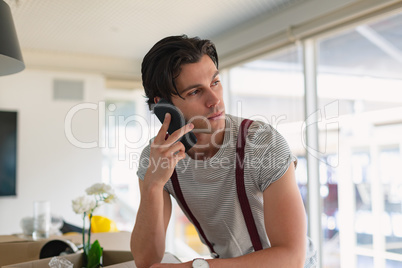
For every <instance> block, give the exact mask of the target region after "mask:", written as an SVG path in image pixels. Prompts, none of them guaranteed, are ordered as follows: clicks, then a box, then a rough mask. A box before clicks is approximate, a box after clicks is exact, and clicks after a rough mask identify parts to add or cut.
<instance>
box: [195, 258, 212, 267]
mask: <svg viewBox="0 0 402 268" xmlns="http://www.w3.org/2000/svg"><path fill="white" fill-rule="evenodd" d="M192 267H193V268H209V264H208V262H207V261H206V260H204V259H201V258H197V259H194V260H193V265H192Z"/></svg>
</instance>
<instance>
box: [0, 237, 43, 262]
mask: <svg viewBox="0 0 402 268" xmlns="http://www.w3.org/2000/svg"><path fill="white" fill-rule="evenodd" d="M48 241H49V240H41V241H29V240H22V239H20V240H18V239H16V240H15V241H12V239H11V241H10V239H8V241H7V242H6V241H5V239H3V241H2V243H0V267H2V266H4V265H8V264H12V263H20V262H27V261H32V260H37V259H39V253H40V250H41V248H42V247H43V245H44V244H46V243H47V242H48Z"/></svg>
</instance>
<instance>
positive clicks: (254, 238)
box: [236, 119, 262, 251]
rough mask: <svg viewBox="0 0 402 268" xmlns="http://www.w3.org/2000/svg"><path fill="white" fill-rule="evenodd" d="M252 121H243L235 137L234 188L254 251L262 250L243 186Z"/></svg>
mask: <svg viewBox="0 0 402 268" xmlns="http://www.w3.org/2000/svg"><path fill="white" fill-rule="evenodd" d="M252 123H253V121H252V120H249V119H244V120H243V122H241V125H240V131H239V135H238V136H237V148H236V187H237V197H238V198H239V202H240V206H241V211H242V212H243V217H244V220H245V222H246V225H247V231H248V234H249V235H250V238H251V243H252V244H253V247H254V251H257V250H260V249H262V245H261V241H260V237H259V236H258V231H257V227H256V226H255V221H254V217H253V213H252V212H251V208H250V203H249V202H248V198H247V194H246V187H245V185H244V147H245V145H246V139H247V132H248V128H249V127H250V125H251V124H252Z"/></svg>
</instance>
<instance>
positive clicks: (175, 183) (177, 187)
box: [170, 169, 219, 258]
mask: <svg viewBox="0 0 402 268" xmlns="http://www.w3.org/2000/svg"><path fill="white" fill-rule="evenodd" d="M170 179H171V180H172V184H173V189H174V192H175V193H176V197H177V199H178V200H179V201H180V203H181V204H182V206H183V209H184V210H185V211H186V212H187V215H188V216H189V217H190V219H191V221H192V222H193V224H194V225H195V227H197V230H198V231H199V232H200V235H201V236H202V238H204V241H205V243H207V246H208V247H209V251H210V252H211V256H212V257H214V258H219V255H218V253H216V252H215V250H214V247H213V246H212V244H211V243H210V242H209V240H208V239H207V237H206V236H205V233H204V231H203V230H202V229H201V225H200V223H199V222H198V221H197V219H196V218H195V217H194V215H193V213H191V210H190V209H189V207H188V206H187V203H186V200H184V197H183V193H182V191H181V188H180V184H179V180H178V179H177V173H176V169H175V170H174V171H173V174H172V177H171V178H170Z"/></svg>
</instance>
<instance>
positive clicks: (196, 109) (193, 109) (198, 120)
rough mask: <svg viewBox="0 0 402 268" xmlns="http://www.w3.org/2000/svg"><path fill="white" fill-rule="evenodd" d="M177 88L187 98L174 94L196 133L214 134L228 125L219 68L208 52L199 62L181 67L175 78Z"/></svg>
mask: <svg viewBox="0 0 402 268" xmlns="http://www.w3.org/2000/svg"><path fill="white" fill-rule="evenodd" d="M175 83H176V86H177V90H178V91H179V93H180V95H181V96H182V97H183V98H184V99H181V98H180V97H179V96H176V95H174V96H172V102H173V104H174V105H175V106H176V107H177V108H179V109H180V110H181V111H182V113H183V114H184V117H185V119H186V120H187V121H189V122H191V123H193V124H194V132H195V133H200V132H203V133H214V132H215V131H218V130H220V131H222V130H223V129H224V128H225V104H224V102H223V90H222V84H221V82H220V78H219V71H218V70H217V69H216V66H215V64H214V63H213V61H212V60H211V59H210V57H209V56H208V55H204V56H203V57H202V58H201V60H200V61H199V62H197V63H189V64H184V65H182V66H181V72H180V75H179V76H178V77H177V78H176V79H175Z"/></svg>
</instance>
